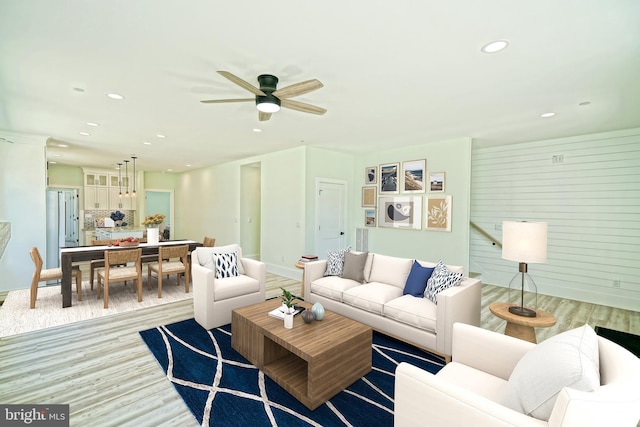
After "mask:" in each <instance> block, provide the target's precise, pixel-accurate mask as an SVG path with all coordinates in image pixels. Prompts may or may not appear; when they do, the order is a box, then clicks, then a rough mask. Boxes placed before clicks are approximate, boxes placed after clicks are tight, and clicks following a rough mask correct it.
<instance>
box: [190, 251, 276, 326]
mask: <svg viewBox="0 0 640 427" xmlns="http://www.w3.org/2000/svg"><path fill="white" fill-rule="evenodd" d="M234 252H235V253H236V255H237V256H236V258H237V269H238V275H237V276H235V277H226V278H223V279H216V268H215V264H214V260H213V254H214V253H216V254H227V253H234ZM191 277H192V278H193V313H194V317H195V319H196V322H198V323H199V324H200V325H201V326H202V327H203V328H205V329H212V328H217V327H219V326H222V325H226V324H228V323H231V311H232V310H233V309H234V308H238V307H244V306H246V305H251V304H256V303H258V302H262V301H264V300H265V278H266V269H265V264H264V263H263V262H260V261H256V260H254V259H251V258H243V257H242V249H241V248H240V247H239V246H238V245H228V246H216V247H199V248H196V250H195V251H193V252H192V254H191Z"/></svg>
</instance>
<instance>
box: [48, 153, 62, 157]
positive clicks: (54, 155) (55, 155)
mask: <svg viewBox="0 0 640 427" xmlns="http://www.w3.org/2000/svg"><path fill="white" fill-rule="evenodd" d="M51 157H62V154H52V155H51Z"/></svg>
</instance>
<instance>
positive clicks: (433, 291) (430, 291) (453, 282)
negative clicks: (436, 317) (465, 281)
mask: <svg viewBox="0 0 640 427" xmlns="http://www.w3.org/2000/svg"><path fill="white" fill-rule="evenodd" d="M462 276H463V274H462V273H454V272H453V271H449V269H448V268H447V266H446V265H444V262H442V260H440V261H438V264H437V265H436V267H435V269H434V270H433V273H432V274H431V277H429V280H427V289H425V291H424V296H425V298H429V300H431V302H433V303H434V304H437V303H438V294H439V293H440V292H442V291H444V290H445V289H447V288H450V287H452V286H458V284H460V280H462Z"/></svg>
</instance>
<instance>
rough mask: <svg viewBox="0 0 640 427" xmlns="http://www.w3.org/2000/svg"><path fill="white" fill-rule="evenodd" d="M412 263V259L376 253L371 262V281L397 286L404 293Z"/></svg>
mask: <svg viewBox="0 0 640 427" xmlns="http://www.w3.org/2000/svg"><path fill="white" fill-rule="evenodd" d="M412 263H413V260H412V259H408V258H396V257H392V256H387V255H380V254H376V255H375V256H374V257H373V262H372V264H371V274H370V276H369V281H370V282H379V283H387V284H389V285H393V286H396V287H398V288H400V291H401V292H400V293H402V289H404V284H405V282H406V281H407V277H408V276H409V272H410V271H411V264H412Z"/></svg>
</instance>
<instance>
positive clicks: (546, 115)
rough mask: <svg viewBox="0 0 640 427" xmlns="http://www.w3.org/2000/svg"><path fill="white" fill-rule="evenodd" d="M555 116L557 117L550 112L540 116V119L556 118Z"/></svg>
mask: <svg viewBox="0 0 640 427" xmlns="http://www.w3.org/2000/svg"><path fill="white" fill-rule="evenodd" d="M555 115H556V113H553V112H548V113H542V114H540V117H544V118H545V119H546V118H547V117H553V116H555Z"/></svg>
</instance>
